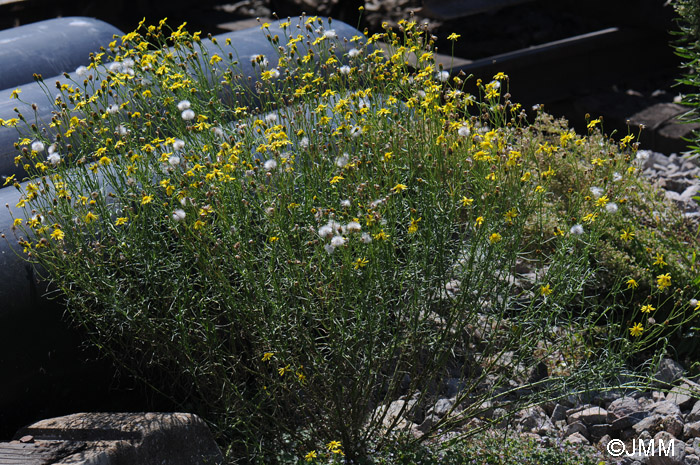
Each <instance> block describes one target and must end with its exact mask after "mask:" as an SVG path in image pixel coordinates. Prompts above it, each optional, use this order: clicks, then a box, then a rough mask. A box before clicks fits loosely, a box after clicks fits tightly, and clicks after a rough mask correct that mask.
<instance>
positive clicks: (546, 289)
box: [540, 284, 552, 297]
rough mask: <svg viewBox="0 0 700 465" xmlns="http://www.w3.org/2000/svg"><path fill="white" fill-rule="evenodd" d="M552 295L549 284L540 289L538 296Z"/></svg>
mask: <svg viewBox="0 0 700 465" xmlns="http://www.w3.org/2000/svg"><path fill="white" fill-rule="evenodd" d="M551 293H552V288H551V286H550V285H549V284H546V285H544V286H541V287H540V295H543V296H545V297H546V296H548V295H550V294H551Z"/></svg>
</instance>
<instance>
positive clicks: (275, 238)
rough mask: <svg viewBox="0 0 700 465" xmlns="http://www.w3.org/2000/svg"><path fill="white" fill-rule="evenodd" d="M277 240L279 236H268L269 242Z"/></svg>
mask: <svg viewBox="0 0 700 465" xmlns="http://www.w3.org/2000/svg"><path fill="white" fill-rule="evenodd" d="M278 240H280V238H279V237H277V236H272V237H271V238H270V242H277V241H278Z"/></svg>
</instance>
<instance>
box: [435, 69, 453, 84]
mask: <svg viewBox="0 0 700 465" xmlns="http://www.w3.org/2000/svg"><path fill="white" fill-rule="evenodd" d="M435 77H436V78H437V80H438V81H440V82H447V80H448V79H449V78H450V73H449V71H440V72H439V73H437V75H436V76H435Z"/></svg>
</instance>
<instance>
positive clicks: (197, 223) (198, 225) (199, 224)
mask: <svg viewBox="0 0 700 465" xmlns="http://www.w3.org/2000/svg"><path fill="white" fill-rule="evenodd" d="M203 227H204V221H202V220H197V221H195V222H194V229H202V228H203Z"/></svg>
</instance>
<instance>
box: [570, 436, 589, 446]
mask: <svg viewBox="0 0 700 465" xmlns="http://www.w3.org/2000/svg"><path fill="white" fill-rule="evenodd" d="M564 442H568V443H569V444H572V445H589V444H590V442H588V439H586V438H585V437H583V436H582V435H581V434H580V433H574V434H572V435H571V436H568V437H567V438H566V439H564Z"/></svg>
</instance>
